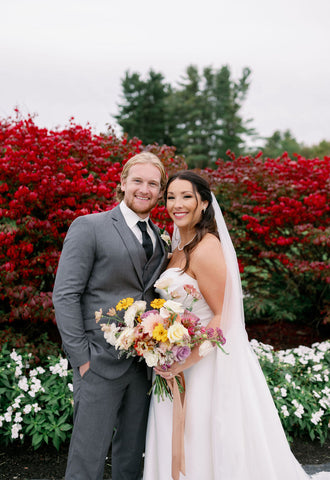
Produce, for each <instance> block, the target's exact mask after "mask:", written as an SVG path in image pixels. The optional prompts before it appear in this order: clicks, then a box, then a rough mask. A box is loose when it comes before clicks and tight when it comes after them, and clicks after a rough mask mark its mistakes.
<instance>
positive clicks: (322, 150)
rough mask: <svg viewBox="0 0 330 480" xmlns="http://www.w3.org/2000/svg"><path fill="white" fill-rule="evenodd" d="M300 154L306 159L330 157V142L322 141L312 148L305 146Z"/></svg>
mask: <svg viewBox="0 0 330 480" xmlns="http://www.w3.org/2000/svg"><path fill="white" fill-rule="evenodd" d="M300 153H301V155H302V156H303V157H305V158H316V157H318V158H323V157H325V156H327V157H328V156H330V142H329V141H327V140H322V141H321V142H320V143H318V144H315V145H312V146H310V147H308V146H305V145H304V146H303V148H302V149H301V151H300Z"/></svg>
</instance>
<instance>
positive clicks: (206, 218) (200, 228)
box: [164, 170, 219, 272]
mask: <svg viewBox="0 0 330 480" xmlns="http://www.w3.org/2000/svg"><path fill="white" fill-rule="evenodd" d="M174 180H187V181H188V182H190V183H191V185H192V187H193V191H194V194H195V198H196V200H197V195H196V194H197V193H199V195H200V197H201V199H202V201H207V202H208V205H207V208H206V210H205V212H203V213H202V217H201V219H200V221H199V222H198V223H196V225H195V229H196V236H195V238H194V240H193V241H192V242H191V243H189V244H188V245H186V246H185V247H184V249H183V251H184V253H185V256H186V264H185V267H184V269H183V272H186V271H187V270H188V268H189V264H190V253H191V252H192V250H193V249H194V248H195V247H196V245H197V244H198V243H199V242H200V241H201V240H202V238H203V237H204V236H205V235H206V234H207V233H212V235H215V236H216V237H217V238H219V234H218V229H217V223H216V221H215V218H214V209H213V206H212V195H211V190H210V186H209V184H208V183H207V181H206V180H204V178H203V177H201V176H200V175H198V174H197V173H196V172H193V171H192V170H182V171H180V172H177V173H175V174H174V175H172V176H171V177H170V178H169V179H168V182H167V185H166V188H165V192H164V198H165V203H166V202H167V192H168V187H169V186H170V185H171V183H172V182H173V181H174ZM196 208H197V207H196Z"/></svg>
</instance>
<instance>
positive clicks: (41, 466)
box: [0, 322, 330, 480]
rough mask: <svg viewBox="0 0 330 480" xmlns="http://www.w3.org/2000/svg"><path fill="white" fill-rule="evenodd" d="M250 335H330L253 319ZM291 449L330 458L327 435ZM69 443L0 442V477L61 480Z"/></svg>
mask: <svg viewBox="0 0 330 480" xmlns="http://www.w3.org/2000/svg"><path fill="white" fill-rule="evenodd" d="M247 331H248V334H249V338H250V339H252V338H256V339H257V340H259V341H262V342H263V343H266V344H269V345H273V347H274V348H275V349H286V348H294V347H297V346H299V345H307V346H310V345H311V344H312V343H315V342H318V341H323V340H325V339H327V338H329V337H330V335H329V330H328V329H327V330H326V329H325V328H324V329H323V330H321V331H318V332H316V331H315V330H313V329H312V328H310V327H304V326H301V325H299V326H298V327H297V326H296V325H294V324H290V323H286V322H278V323H276V324H269V325H265V324H263V323H256V324H254V325H248V326H247ZM291 448H292V451H293V453H294V455H295V457H296V458H297V460H298V461H299V462H300V463H301V464H303V465H321V464H324V463H329V462H330V438H328V439H327V441H326V442H325V444H324V445H323V446H322V447H321V446H320V443H319V442H317V441H314V442H312V441H310V440H307V439H298V438H297V439H295V440H294V442H293V444H292V446H291ZM67 452H68V445H67V444H66V445H62V446H61V448H60V450H59V451H57V450H56V449H55V448H54V447H52V446H46V445H45V446H42V447H41V448H39V449H38V450H36V451H35V450H33V449H32V447H29V446H24V445H10V446H8V447H3V446H2V447H1V446H0V479H1V480H27V479H47V480H62V479H63V478H64V472H65V466H66V459H67ZM104 478H105V479H110V478H111V465H110V458H109V459H108V460H107V461H106V465H105V473H104Z"/></svg>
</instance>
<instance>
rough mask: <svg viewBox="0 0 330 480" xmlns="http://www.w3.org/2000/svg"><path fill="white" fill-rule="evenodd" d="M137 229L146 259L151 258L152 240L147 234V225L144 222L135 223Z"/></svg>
mask: <svg viewBox="0 0 330 480" xmlns="http://www.w3.org/2000/svg"><path fill="white" fill-rule="evenodd" d="M137 225H138V227H139V229H140V230H141V232H142V246H143V248H144V251H145V252H146V256H147V259H148V260H149V258H150V257H151V255H152V253H153V251H154V249H153V246H152V240H151V238H150V235H149V233H148V232H147V223H146V222H137Z"/></svg>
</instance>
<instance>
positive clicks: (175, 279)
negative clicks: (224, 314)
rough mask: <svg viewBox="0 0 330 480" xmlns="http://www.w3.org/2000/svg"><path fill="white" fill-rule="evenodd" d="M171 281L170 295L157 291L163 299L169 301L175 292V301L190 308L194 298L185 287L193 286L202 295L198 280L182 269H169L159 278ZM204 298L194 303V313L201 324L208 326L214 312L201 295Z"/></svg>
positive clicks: (163, 291)
mask: <svg viewBox="0 0 330 480" xmlns="http://www.w3.org/2000/svg"><path fill="white" fill-rule="evenodd" d="M160 280H161V281H163V280H164V281H165V280H169V282H171V283H170V284H169V286H168V293H167V292H166V291H165V290H161V289H157V288H156V291H157V293H158V294H159V295H160V296H161V297H162V298H165V299H166V300H168V299H169V298H171V295H170V294H171V293H173V292H175V298H174V300H175V301H177V302H180V303H182V304H183V306H184V307H186V308H187V307H190V305H191V302H192V297H191V296H187V293H186V291H185V289H184V286H185V285H192V286H193V287H194V288H195V289H196V290H197V291H198V292H199V293H200V294H201V292H200V290H199V287H198V283H197V280H196V279H195V278H193V277H191V276H190V275H188V274H187V273H185V272H184V273H182V271H181V269H180V268H168V269H167V270H165V271H164V272H163V273H162V275H161V276H160V278H159V281H160ZM201 296H202V298H201V299H199V300H197V302H194V304H193V308H192V312H193V313H194V314H195V315H197V317H199V318H200V321H201V324H202V325H204V326H206V325H207V324H208V323H209V322H210V320H211V318H212V316H213V313H212V310H211V309H210V307H209V306H208V304H207V303H206V300H205V298H204V297H203V295H202V294H201Z"/></svg>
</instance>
